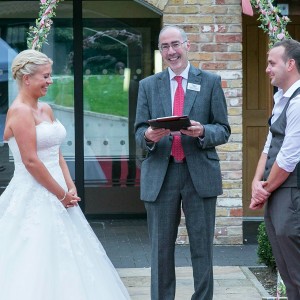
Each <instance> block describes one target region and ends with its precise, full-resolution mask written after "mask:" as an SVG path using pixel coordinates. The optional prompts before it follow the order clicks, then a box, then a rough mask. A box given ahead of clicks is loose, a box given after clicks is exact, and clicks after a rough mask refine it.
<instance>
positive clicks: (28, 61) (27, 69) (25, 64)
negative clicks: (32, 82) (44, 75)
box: [11, 49, 53, 84]
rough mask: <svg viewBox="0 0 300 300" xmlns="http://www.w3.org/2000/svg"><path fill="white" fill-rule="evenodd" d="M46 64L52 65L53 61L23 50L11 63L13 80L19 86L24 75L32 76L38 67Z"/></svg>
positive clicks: (36, 52)
mask: <svg viewBox="0 0 300 300" xmlns="http://www.w3.org/2000/svg"><path fill="white" fill-rule="evenodd" d="M47 64H51V65H52V64H53V61H52V59H50V58H49V57H48V56H47V55H46V54H44V53H42V52H39V51H36V50H32V49H29V50H24V51H22V52H20V53H19V54H18V55H17V56H16V57H15V58H14V60H13V62H12V66H11V71H12V75H13V78H14V79H16V80H17V82H18V84H20V83H21V81H22V78H23V76H24V75H33V74H35V72H36V70H37V68H38V67H39V66H41V65H47Z"/></svg>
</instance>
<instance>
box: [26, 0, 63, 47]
mask: <svg viewBox="0 0 300 300" xmlns="http://www.w3.org/2000/svg"><path fill="white" fill-rule="evenodd" d="M60 1H63V0H40V12H39V17H38V19H36V21H35V25H36V26H30V27H29V32H28V38H27V47H28V49H34V50H38V51H41V49H42V46H43V43H47V36H48V34H49V32H50V29H51V25H52V23H53V21H52V20H51V18H52V17H55V15H56V14H55V11H54V9H55V8H56V5H57V3H58V2H60Z"/></svg>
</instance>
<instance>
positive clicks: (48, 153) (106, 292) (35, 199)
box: [0, 120, 130, 300]
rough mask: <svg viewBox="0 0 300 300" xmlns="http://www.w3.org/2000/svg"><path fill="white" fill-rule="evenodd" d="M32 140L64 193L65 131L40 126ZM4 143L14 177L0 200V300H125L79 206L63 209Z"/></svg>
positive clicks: (16, 152)
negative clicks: (62, 151)
mask: <svg viewBox="0 0 300 300" xmlns="http://www.w3.org/2000/svg"><path fill="white" fill-rule="evenodd" d="M36 134H37V153H38V156H39V158H40V159H41V160H42V162H43V163H44V164H45V166H46V167H47V169H48V170H49V172H50V173H51V175H52V176H53V177H54V178H55V180H56V181H57V182H58V183H59V184H60V185H61V186H62V187H63V188H64V189H67V187H66V183H65V180H64V177H63V174H62V171H61V168H60V166H59V147H60V144H61V143H62V141H63V139H64V138H65V136H66V131H65V128H64V127H63V125H62V124H61V123H60V122H59V121H58V120H56V121H54V122H53V123H50V122H42V123H41V124H39V125H37V126H36ZM7 142H8V145H9V148H10V150H11V152H12V154H13V157H14V163H15V171H14V176H13V178H12V180H11V181H10V183H9V185H8V186H7V188H6V190H5V191H4V192H3V194H2V195H1V196H0V299H1V300H122V299H130V297H129V295H128V292H127V290H126V288H125V286H124V285H123V283H122V281H121V279H120V277H119V275H118V273H117V271H116V270H115V268H114V266H113V265H112V263H111V261H110V260H109V258H108V257H107V255H106V253H105V250H104V249H103V247H102V245H101V243H100V242H99V240H98V239H97V237H96V235H95V234H94V232H93V230H92V229H91V227H90V226H89V224H88V222H87V220H86V218H85V217H84V215H83V213H82V211H81V209H80V208H79V206H76V207H72V208H68V209H66V208H65V207H64V206H63V205H62V203H61V202H60V201H59V200H58V199H57V198H56V196H55V195H53V194H52V193H50V192H49V191H48V190H47V189H45V188H44V187H43V186H41V185H40V184H39V183H38V182H37V181H36V180H35V179H34V178H33V177H32V176H31V175H30V173H29V172H28V171H27V170H26V168H25V166H24V165H23V163H22V160H21V155H20V152H19V149H18V145H17V143H16V140H15V138H14V137H12V138H10V139H9V140H8V141H7Z"/></svg>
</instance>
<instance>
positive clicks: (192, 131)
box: [180, 120, 205, 138]
mask: <svg viewBox="0 0 300 300" xmlns="http://www.w3.org/2000/svg"><path fill="white" fill-rule="evenodd" d="M191 124H192V126H190V127H188V128H187V129H181V130H180V132H181V133H182V134H185V135H188V136H191V137H196V138H198V137H200V138H204V136H205V129H204V126H203V125H202V124H201V123H199V122H196V121H194V120H191Z"/></svg>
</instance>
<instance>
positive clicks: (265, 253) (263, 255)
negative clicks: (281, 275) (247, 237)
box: [257, 222, 276, 271]
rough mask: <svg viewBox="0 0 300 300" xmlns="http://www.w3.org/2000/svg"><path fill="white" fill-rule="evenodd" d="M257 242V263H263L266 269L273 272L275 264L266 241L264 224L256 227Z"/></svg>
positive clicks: (268, 243) (267, 240) (269, 245)
mask: <svg viewBox="0 0 300 300" xmlns="http://www.w3.org/2000/svg"><path fill="white" fill-rule="evenodd" d="M257 242H258V248H257V255H258V262H259V263H264V264H265V265H266V266H267V267H269V268H271V269H272V270H273V271H275V270H276V262H275V258H274V256H273V252H272V247H271V244H270V242H269V239H268V235H267V231H266V225H265V223H264V222H262V223H261V224H259V226H258V235H257Z"/></svg>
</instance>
